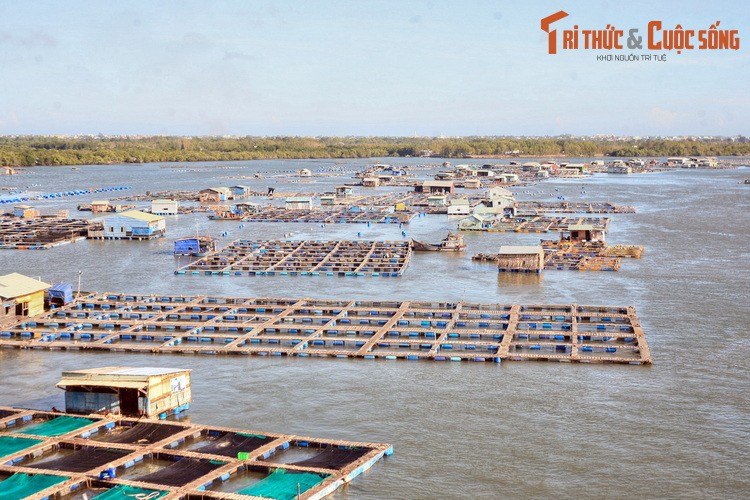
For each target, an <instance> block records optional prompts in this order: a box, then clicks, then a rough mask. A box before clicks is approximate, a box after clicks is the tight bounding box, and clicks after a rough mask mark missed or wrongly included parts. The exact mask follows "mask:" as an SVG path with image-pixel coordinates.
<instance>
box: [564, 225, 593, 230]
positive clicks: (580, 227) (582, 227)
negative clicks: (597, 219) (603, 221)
mask: <svg viewBox="0 0 750 500" xmlns="http://www.w3.org/2000/svg"><path fill="white" fill-rule="evenodd" d="M593 230H594V226H592V225H591V224H571V225H570V226H568V231H593Z"/></svg>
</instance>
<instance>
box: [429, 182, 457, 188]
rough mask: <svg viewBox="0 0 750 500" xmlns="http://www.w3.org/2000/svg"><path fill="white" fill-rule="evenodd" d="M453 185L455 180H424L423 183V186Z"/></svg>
mask: <svg viewBox="0 0 750 500" xmlns="http://www.w3.org/2000/svg"><path fill="white" fill-rule="evenodd" d="M453 185H454V184H453V181H424V182H423V183H422V186H430V187H450V186H453Z"/></svg>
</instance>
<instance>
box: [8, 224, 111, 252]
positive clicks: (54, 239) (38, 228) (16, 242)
mask: <svg viewBox="0 0 750 500" xmlns="http://www.w3.org/2000/svg"><path fill="white" fill-rule="evenodd" d="M99 225H101V224H99ZM91 226H92V222H91V221H88V220H81V219H61V218H56V217H55V218H48V217H37V218H33V219H19V218H17V217H0V249H9V250H46V249H49V248H52V247H55V246H59V245H62V244H65V243H71V242H74V241H80V240H83V239H86V236H87V234H88V230H89V228H90V227H91Z"/></svg>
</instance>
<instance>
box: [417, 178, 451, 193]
mask: <svg viewBox="0 0 750 500" xmlns="http://www.w3.org/2000/svg"><path fill="white" fill-rule="evenodd" d="M415 191H416V192H418V193H427V194H437V193H443V194H453V193H455V192H456V185H455V184H454V183H453V181H424V182H423V183H422V184H418V185H417V186H416V187H415Z"/></svg>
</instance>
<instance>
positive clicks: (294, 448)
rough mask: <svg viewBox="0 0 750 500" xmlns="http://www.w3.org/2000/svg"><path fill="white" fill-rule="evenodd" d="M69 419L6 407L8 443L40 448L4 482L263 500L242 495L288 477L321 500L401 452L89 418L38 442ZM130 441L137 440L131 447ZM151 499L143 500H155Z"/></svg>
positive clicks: (53, 490) (12, 459) (29, 451)
mask: <svg viewBox="0 0 750 500" xmlns="http://www.w3.org/2000/svg"><path fill="white" fill-rule="evenodd" d="M61 416H66V417H70V416H71V415H68V414H64V413H59V412H45V411H37V410H27V409H20V408H11V407H3V406H0V438H2V437H13V438H26V439H30V440H33V441H29V442H28V446H27V447H26V448H23V449H20V450H18V451H15V452H11V454H10V455H6V456H3V457H0V458H2V460H1V461H0V481H2V480H3V479H6V477H7V476H9V475H11V474H15V473H23V474H31V475H34V474H45V475H51V476H58V477H63V478H65V479H64V480H63V482H61V483H58V484H56V485H54V486H51V487H49V488H47V489H45V490H42V491H40V492H39V493H38V494H37V496H36V497H35V498H37V497H38V498H41V497H55V498H57V497H58V495H59V496H64V495H67V494H69V493H70V491H72V490H75V491H76V492H77V493H78V494H79V495H80V494H84V493H86V494H88V496H89V497H93V496H95V495H96V494H100V493H103V492H104V491H107V490H110V489H112V488H114V487H117V486H118V485H119V486H131V487H135V488H145V489H147V490H156V491H160V492H167V493H168V495H167V496H166V497H165V498H168V499H184V500H188V499H194V498H204V499H210V498H215V499H250V498H257V497H255V496H250V495H248V494H240V493H239V492H238V491H239V490H241V489H243V488H245V487H247V486H248V485H251V484H253V483H257V482H258V481H260V480H262V479H263V478H266V477H268V476H269V474H271V473H272V472H274V471H276V470H279V469H281V470H284V471H286V472H287V473H310V474H317V475H319V480H320V482H319V483H318V484H316V485H314V486H312V487H311V488H310V489H307V490H305V489H302V490H301V495H300V496H299V498H300V499H317V498H322V497H324V496H327V495H329V494H330V493H332V492H334V491H335V490H336V489H338V488H339V487H341V486H342V485H344V484H345V483H348V482H350V481H352V480H353V479H354V478H355V477H357V476H358V475H360V474H361V473H362V472H364V471H366V470H367V469H369V468H370V467H371V466H372V465H373V464H374V463H375V462H377V461H378V460H380V459H381V458H382V457H383V456H389V455H391V454H393V448H392V447H391V446H390V445H388V444H383V443H370V442H352V441H337V440H329V439H317V438H309V437H304V436H297V435H293V434H275V433H267V432H258V431H254V430H253V431H247V430H240V429H232V428H227V427H215V426H207V425H198V424H193V423H184V422H179V421H160V420H149V419H135V418H124V417H119V416H106V417H104V416H101V415H88V416H86V417H85V418H86V419H88V420H89V421H90V423H88V422H87V421H82V424H85V425H83V426H82V427H79V428H78V429H76V430H73V431H70V432H67V433H65V434H62V435H59V436H56V437H48V436H40V435H35V434H34V429H33V428H31V427H32V426H33V425H35V424H41V423H44V422H47V421H50V420H52V419H55V418H59V417H61ZM129 434H130V435H133V434H137V436H134V437H133V439H128V438H127V436H128V435H129ZM139 438H140V439H139ZM34 443H36V444H34ZM232 443H239V444H238V446H239V447H240V449H242V450H243V451H242V452H238V451H236V450H235V449H234V448H237V446H235V447H234V448H233V447H232V446H231V444H232ZM226 445H230V446H226ZM102 455H104V458H103V459H102V458H99V459H98V460H97V458H98V457H101V456H102ZM50 459H56V466H55V468H54V469H53V468H50V469H47V468H45V467H44V462H45V461H47V460H50ZM177 464H179V465H177ZM170 467H179V468H180V470H181V473H180V474H174V473H171V474H170ZM110 468H113V469H115V477H114V478H102V477H101V475H100V474H101V473H102V472H103V471H105V470H108V469H110ZM160 472H161V476H162V478H164V479H163V482H161V481H160V480H159V475H160ZM294 489H295V491H294V492H292V493H293V496H294V497H295V498H297V496H296V495H297V490H296V487H295V488H294ZM287 493H289V492H287ZM146 495H147V494H143V495H142V497H139V498H154V497H147V496H146ZM290 498H291V497H290Z"/></svg>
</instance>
